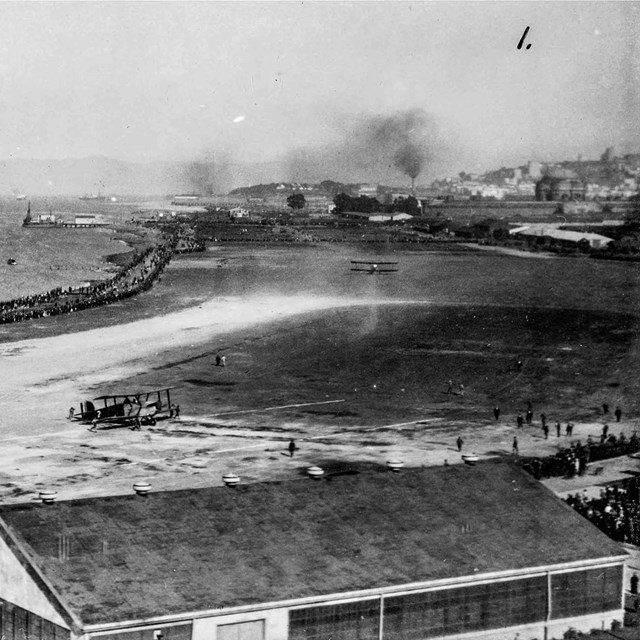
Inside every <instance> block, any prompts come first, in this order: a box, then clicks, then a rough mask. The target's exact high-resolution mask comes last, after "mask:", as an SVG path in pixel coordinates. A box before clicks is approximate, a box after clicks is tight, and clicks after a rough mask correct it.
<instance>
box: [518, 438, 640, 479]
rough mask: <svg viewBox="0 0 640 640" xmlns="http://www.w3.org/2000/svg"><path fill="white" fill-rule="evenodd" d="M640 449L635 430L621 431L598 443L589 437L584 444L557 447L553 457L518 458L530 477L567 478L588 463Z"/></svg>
mask: <svg viewBox="0 0 640 640" xmlns="http://www.w3.org/2000/svg"><path fill="white" fill-rule="evenodd" d="M637 451H640V438H638V436H637V435H636V433H635V432H634V433H633V435H632V436H631V437H630V438H627V437H626V436H625V435H624V433H621V434H620V435H619V436H618V437H616V436H615V435H613V434H610V435H609V436H608V437H607V438H606V439H603V438H602V437H601V439H600V442H594V441H593V439H592V438H591V436H589V437H588V438H587V441H586V443H585V444H584V445H583V444H582V443H581V442H580V440H578V441H576V442H572V443H571V445H570V446H569V447H565V448H562V449H560V450H559V451H558V452H557V453H556V454H554V455H552V456H546V457H542V458H521V459H520V464H521V466H522V467H523V468H524V469H525V471H528V472H529V473H530V474H531V475H532V476H534V477H535V478H537V479H538V480H540V479H541V478H551V477H566V478H573V477H575V476H581V475H584V474H585V473H586V471H587V465H588V464H589V463H590V462H595V461H598V460H606V459H607V458H613V457H616V456H622V455H628V454H630V453H636V452H637Z"/></svg>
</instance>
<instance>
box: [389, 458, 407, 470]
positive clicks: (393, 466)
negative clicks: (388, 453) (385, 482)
mask: <svg viewBox="0 0 640 640" xmlns="http://www.w3.org/2000/svg"><path fill="white" fill-rule="evenodd" d="M402 467H404V461H402V460H397V459H394V460H387V469H389V470H390V471H395V472H396V473H398V471H400V469H402Z"/></svg>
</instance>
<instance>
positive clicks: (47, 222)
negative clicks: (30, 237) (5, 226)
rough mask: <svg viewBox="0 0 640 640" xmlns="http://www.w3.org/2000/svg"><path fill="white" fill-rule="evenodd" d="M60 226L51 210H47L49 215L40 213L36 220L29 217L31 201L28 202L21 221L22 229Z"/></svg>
mask: <svg viewBox="0 0 640 640" xmlns="http://www.w3.org/2000/svg"><path fill="white" fill-rule="evenodd" d="M61 224H62V223H61V221H60V220H57V219H56V216H55V215H54V213H53V211H52V209H51V208H49V213H41V214H39V215H38V217H37V218H33V217H32V216H31V200H29V204H28V205H27V215H26V216H25V217H24V220H23V221H22V226H23V227H55V226H60V225H61Z"/></svg>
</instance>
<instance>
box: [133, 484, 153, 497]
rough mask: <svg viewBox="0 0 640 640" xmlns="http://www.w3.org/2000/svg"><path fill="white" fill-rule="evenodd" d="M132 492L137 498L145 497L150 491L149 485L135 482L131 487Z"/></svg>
mask: <svg viewBox="0 0 640 640" xmlns="http://www.w3.org/2000/svg"><path fill="white" fill-rule="evenodd" d="M133 490H134V491H135V492H136V493H137V494H138V495H139V496H146V495H147V494H148V493H149V491H151V485H150V484H149V483H148V482H144V481H141V482H136V483H135V484H134V485H133Z"/></svg>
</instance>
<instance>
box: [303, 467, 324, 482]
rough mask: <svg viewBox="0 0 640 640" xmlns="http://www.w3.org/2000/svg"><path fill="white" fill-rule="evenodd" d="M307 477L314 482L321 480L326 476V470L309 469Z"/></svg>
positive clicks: (319, 468)
mask: <svg viewBox="0 0 640 640" xmlns="http://www.w3.org/2000/svg"><path fill="white" fill-rule="evenodd" d="M307 475H308V476H309V477H310V478H313V479H314V480H320V478H322V476H323V475H324V469H322V468H321V467H309V468H308V469H307Z"/></svg>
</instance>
